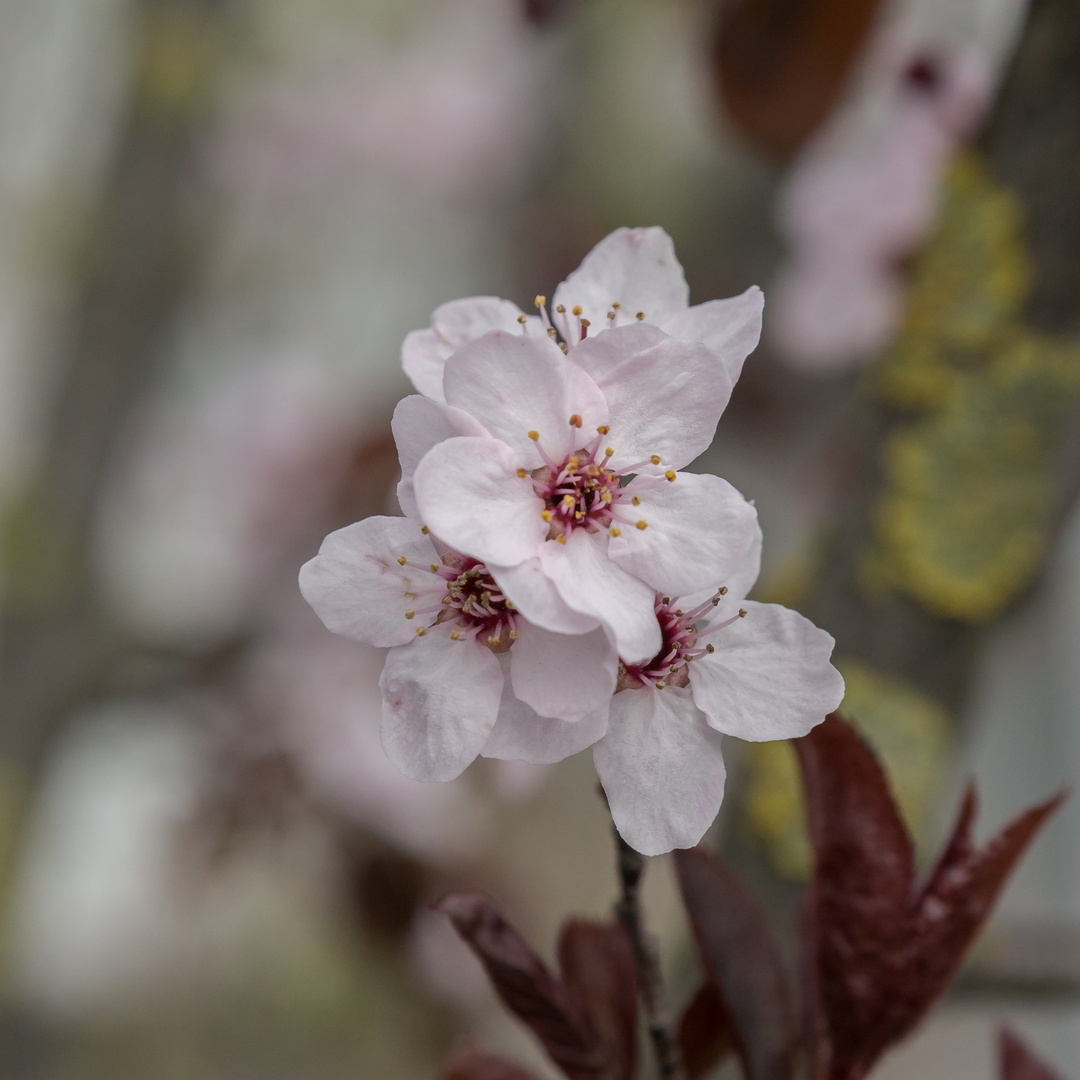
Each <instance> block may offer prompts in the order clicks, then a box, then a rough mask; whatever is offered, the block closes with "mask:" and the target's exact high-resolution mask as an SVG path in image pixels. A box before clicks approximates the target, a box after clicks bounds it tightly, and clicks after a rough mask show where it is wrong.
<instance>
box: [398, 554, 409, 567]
mask: <svg viewBox="0 0 1080 1080" xmlns="http://www.w3.org/2000/svg"><path fill="white" fill-rule="evenodd" d="M397 561H398V566H404V565H405V564H406V563H407V562H408V561H409V560H408V559H406V558H405V556H404V555H399V556H398V557H397Z"/></svg>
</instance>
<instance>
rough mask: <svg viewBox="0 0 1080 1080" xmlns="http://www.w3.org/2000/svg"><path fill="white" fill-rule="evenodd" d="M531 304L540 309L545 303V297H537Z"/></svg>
mask: <svg viewBox="0 0 1080 1080" xmlns="http://www.w3.org/2000/svg"><path fill="white" fill-rule="evenodd" d="M533 303H534V304H535V305H536V306H537V307H538V308H542V307H543V306H544V305H545V304H546V303H547V297H546V296H537V298H536V299H535V300H534V301H533Z"/></svg>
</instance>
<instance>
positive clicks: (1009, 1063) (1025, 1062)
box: [998, 1028, 1063, 1080]
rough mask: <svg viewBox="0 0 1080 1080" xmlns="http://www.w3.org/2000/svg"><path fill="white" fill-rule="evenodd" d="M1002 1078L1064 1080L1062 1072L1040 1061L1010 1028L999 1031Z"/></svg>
mask: <svg viewBox="0 0 1080 1080" xmlns="http://www.w3.org/2000/svg"><path fill="white" fill-rule="evenodd" d="M998 1038H999V1040H1000V1041H999V1043H998V1045H999V1047H1000V1053H1001V1059H1000V1060H1001V1080H1063V1078H1062V1076H1061V1074H1060V1073H1058V1072H1056V1071H1055V1070H1054V1069H1051V1068H1050V1066H1049V1065H1047V1064H1046V1063H1045V1062H1044V1061H1040V1060H1039V1059H1038V1058H1037V1057H1036V1056H1035V1055H1034V1054H1033V1053H1032V1052H1031V1051H1030V1050H1029V1049H1028V1047H1027V1045H1026V1044H1025V1043H1024V1042H1023V1041H1022V1040H1021V1039H1020V1038H1018V1037H1017V1036H1016V1035H1015V1034H1014V1033H1013V1032H1011V1031H1010V1030H1009V1029H1008V1028H1002V1029H1001V1031H1000V1032H999V1033H998Z"/></svg>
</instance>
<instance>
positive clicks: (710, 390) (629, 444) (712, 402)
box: [570, 323, 732, 472]
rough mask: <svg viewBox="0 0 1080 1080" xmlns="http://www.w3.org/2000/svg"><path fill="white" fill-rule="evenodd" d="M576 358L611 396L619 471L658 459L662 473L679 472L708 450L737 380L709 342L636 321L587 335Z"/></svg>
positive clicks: (610, 412)
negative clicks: (675, 335)
mask: <svg viewBox="0 0 1080 1080" xmlns="http://www.w3.org/2000/svg"><path fill="white" fill-rule="evenodd" d="M570 355H571V357H572V359H573V360H574V362H575V363H577V364H580V365H581V366H582V367H583V368H584V369H585V370H586V371H587V372H588V373H589V374H590V375H591V376H592V377H593V379H595V380H596V384H597V385H598V386H599V387H600V389H601V390H602V391H603V392H604V396H605V398H607V403H608V424H609V426H610V427H611V432H610V434H608V435H606V436H605V437H604V438H605V442H606V443H608V444H609V445H610V446H611V448H612V449H613V450H614V451H615V452H614V454H613V455H612V457H611V464H612V465H613V466H614V467H615V468H617V469H618V468H626V467H627V466H630V465H636V464H637V463H638V462H640V461H644V460H647V459H648V458H649V457H650V456H651V455H653V454H657V455H659V457H660V459H661V462H662V464H661V465H660V469H661V471H662V470H664V469H681V468H682V467H683V466H684V465H687V464H689V463H690V462H691V461H693V460H694V458H696V457H697V456H698V455H699V454H703V453H704V452H705V451H706V450H707V449H708V448H709V444H710V443H711V442H712V440H713V436H714V435H715V434H716V424H717V421H719V419H720V415H721V413H723V411H724V408H725V407H726V406H727V403H728V399H729V398H730V397H731V386H732V383H731V378H730V376H729V375H728V373H727V369H726V368H725V367H724V366H723V365H722V364H718V363H717V361H716V356H715V354H714V353H713V352H712V351H711V350H710V349H709V348H707V347H706V346H705V345H701V344H696V343H691V342H686V341H680V340H679V339H678V338H673V337H671V336H670V335H668V334H665V333H664V332H663V330H659V329H657V328H656V327H655V326H648V325H646V324H644V323H635V324H634V325H632V326H620V327H618V328H617V329H615V330H607V331H605V332H604V333H602V334H600V335H599V336H597V337H595V338H589V339H587V340H586V341H583V342H582V343H581V344H580V345H579V346H578V347H577V348H576V349H574V351H573V352H572V353H571V354H570ZM641 471H644V472H650V471H655V469H654V468H653V467H652V466H649V465H646V466H645V467H644V469H643V470H641Z"/></svg>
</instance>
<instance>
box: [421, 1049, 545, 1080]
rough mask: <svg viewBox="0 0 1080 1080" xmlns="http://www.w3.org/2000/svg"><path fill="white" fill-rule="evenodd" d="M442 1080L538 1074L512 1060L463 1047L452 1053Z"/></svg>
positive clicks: (519, 1078) (530, 1079)
mask: <svg viewBox="0 0 1080 1080" xmlns="http://www.w3.org/2000/svg"><path fill="white" fill-rule="evenodd" d="M442 1080H536V1076H535V1074H533V1073H531V1072H529V1071H528V1070H527V1069H523V1068H521V1066H520V1065H515V1064H514V1063H513V1062H512V1061H506V1060H504V1059H503V1058H500V1057H495V1055H494V1054H484V1053H481V1052H480V1051H479V1050H474V1049H473V1048H472V1047H463V1048H462V1049H460V1050H458V1051H457V1052H456V1053H454V1054H453V1055H451V1057H450V1060H449V1061H448V1062H447V1063H446V1066H445V1068H444V1070H443V1074H442Z"/></svg>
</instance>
